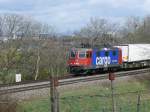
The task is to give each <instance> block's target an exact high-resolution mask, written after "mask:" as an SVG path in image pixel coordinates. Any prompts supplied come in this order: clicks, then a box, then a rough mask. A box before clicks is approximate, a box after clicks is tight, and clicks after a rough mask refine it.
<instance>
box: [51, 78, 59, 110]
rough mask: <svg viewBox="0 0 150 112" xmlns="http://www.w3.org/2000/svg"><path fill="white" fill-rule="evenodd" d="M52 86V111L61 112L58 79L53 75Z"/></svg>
mask: <svg viewBox="0 0 150 112" xmlns="http://www.w3.org/2000/svg"><path fill="white" fill-rule="evenodd" d="M50 83H51V86H50V92H51V112H59V101H58V99H59V94H58V91H57V86H58V79H57V78H54V77H51V82H50Z"/></svg>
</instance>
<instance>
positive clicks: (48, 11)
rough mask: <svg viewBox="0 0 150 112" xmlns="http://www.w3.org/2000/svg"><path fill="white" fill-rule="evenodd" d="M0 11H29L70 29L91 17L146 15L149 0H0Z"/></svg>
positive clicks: (65, 30)
mask: <svg viewBox="0 0 150 112" xmlns="http://www.w3.org/2000/svg"><path fill="white" fill-rule="evenodd" d="M0 13H18V14H23V15H29V16H32V17H34V18H35V19H37V20H39V21H44V22H46V23H48V24H51V25H54V26H55V27H56V29H57V30H59V31H60V32H67V31H73V30H76V29H79V28H81V27H82V26H83V25H85V24H86V23H87V22H88V21H89V19H90V18H91V17H98V18H108V19H110V20H112V21H121V20H122V19H123V18H127V17H129V16H140V17H143V16H145V15H148V14H149V13H150V0H0Z"/></svg>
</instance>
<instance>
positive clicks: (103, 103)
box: [19, 80, 150, 112]
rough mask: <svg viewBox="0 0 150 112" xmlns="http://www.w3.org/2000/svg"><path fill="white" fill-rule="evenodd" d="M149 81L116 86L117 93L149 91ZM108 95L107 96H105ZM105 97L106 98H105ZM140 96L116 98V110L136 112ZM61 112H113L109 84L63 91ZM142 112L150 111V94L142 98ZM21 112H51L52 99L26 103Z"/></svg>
mask: <svg viewBox="0 0 150 112" xmlns="http://www.w3.org/2000/svg"><path fill="white" fill-rule="evenodd" d="M147 89H148V86H147V81H146V83H142V82H141V81H136V80H134V81H129V82H126V83H124V82H121V83H119V84H115V93H120V94H122V93H128V92H135V91H144V90H147ZM105 95H107V96H105ZM103 96H105V97H103ZM137 99H138V94H131V93H130V94H123V95H118V96H115V102H116V109H117V110H118V112H136V110H137ZM59 100H60V110H61V112H100V111H101V112H111V108H112V106H111V89H110V85H109V84H107V83H106V84H105V83H104V84H102V86H93V85H87V86H85V87H79V88H78V89H77V88H76V89H69V90H65V91H61V94H60V99H59ZM140 103H141V105H140V112H148V110H150V97H149V93H148V94H142V96H141V102H140ZM20 105H21V107H22V110H19V112H21V111H23V112H50V98H49V97H47V98H41V99H40V98H39V99H34V100H30V101H24V102H22V103H21V104H20Z"/></svg>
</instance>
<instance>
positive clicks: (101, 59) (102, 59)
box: [96, 57, 111, 66]
mask: <svg viewBox="0 0 150 112" xmlns="http://www.w3.org/2000/svg"><path fill="white" fill-rule="evenodd" d="M110 63H111V58H110V57H96V65H105V66H107V65H108V64H110Z"/></svg>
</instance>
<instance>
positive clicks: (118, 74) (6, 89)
mask: <svg viewBox="0 0 150 112" xmlns="http://www.w3.org/2000/svg"><path fill="white" fill-rule="evenodd" d="M145 73H150V68H148V69H140V70H133V71H125V72H116V73H115V75H116V77H122V76H132V75H139V74H145ZM107 78H108V74H102V75H96V76H87V77H80V78H71V79H63V80H59V86H63V85H69V84H75V83H81V82H89V81H96V80H103V79H107ZM41 83H42V84H40V82H37V84H35V82H34V84H35V85H32V84H33V83H30V84H27V85H26V86H25V85H23V87H17V85H16V87H14V86H10V87H4V88H1V89H0V95H3V94H8V93H16V92H22V91H30V90H35V89H43V88H49V87H50V81H46V82H45V83H43V82H41ZM18 86H20V85H18Z"/></svg>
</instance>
